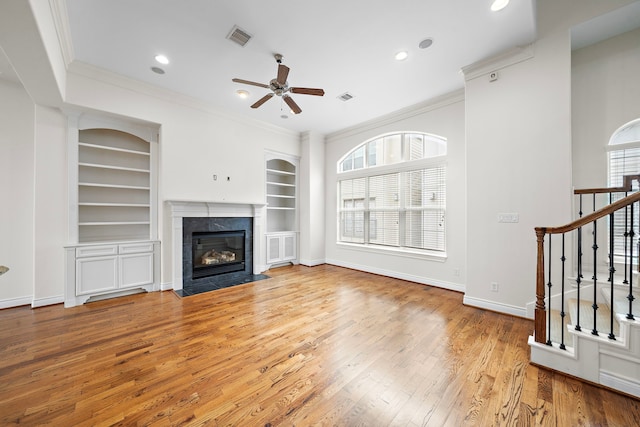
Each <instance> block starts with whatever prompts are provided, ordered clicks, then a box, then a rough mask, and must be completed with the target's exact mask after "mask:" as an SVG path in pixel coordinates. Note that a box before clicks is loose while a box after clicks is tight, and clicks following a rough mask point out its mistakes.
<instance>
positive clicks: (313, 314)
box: [0, 266, 640, 426]
mask: <svg viewBox="0 0 640 427" xmlns="http://www.w3.org/2000/svg"><path fill="white" fill-rule="evenodd" d="M268 274H269V275H270V276H271V277H272V278H271V279H267V280H262V281H259V282H255V283H250V284H245V285H240V286H236V287H233V288H227V289H222V290H218V291H214V292H209V293H205V294H200V295H194V296H190V297H186V298H180V297H178V296H176V295H175V294H174V293H173V292H171V291H168V292H162V293H160V292H155V293H150V294H140V295H134V296H129V297H122V298H118V299H112V300H106V301H100V302H94V303H90V304H85V305H83V306H79V307H74V308H68V309H65V308H63V307H62V306H61V305H57V306H50V307H43V308H38V309H31V308H30V307H19V308H12V309H6V310H0V425H3V426H5V425H16V424H21V425H30V426H31V425H41V424H48V425H54V426H101V425H126V426H130V425H157V426H175V425H211V426H276V425H284V426H293V425H295V426H308V425H324V426H332V425H336V426H387V425H393V426H426V425H429V426H460V425H477V426H498V425H518V426H530V425H550V426H576V425H594V426H595V425H597V426H606V425H609V426H635V425H640V401H638V400H635V399H632V398H630V397H627V396H623V395H620V394H617V393H614V392H611V391H607V390H604V389H600V388H597V387H595V386H592V385H590V384H585V383H582V382H580V381H577V380H575V379H572V378H569V377H566V376H563V375H560V374H556V373H553V372H550V371H547V370H544V369H540V368H537V367H535V366H533V365H530V364H529V362H528V354H529V349H528V346H527V337H528V335H529V334H531V332H532V329H533V322H531V321H529V320H524V319H519V318H514V317H510V316H505V315H500V314H496V313H492V312H488V311H483V310H479V309H475V308H471V307H466V306H463V305H462V295H461V294H459V293H456V292H451V291H446V290H442V289H438V288H433V287H429V286H423V285H420V284H416V283H411V282H405V281H401V280H395V279H390V278H387V277H382V276H376V275H371V274H367V273H362V272H357V271H353V270H348V269H344V268H339V267H333V266H318V267H313V268H307V267H302V266H295V267H283V268H279V269H274V270H271V271H269V272H268Z"/></svg>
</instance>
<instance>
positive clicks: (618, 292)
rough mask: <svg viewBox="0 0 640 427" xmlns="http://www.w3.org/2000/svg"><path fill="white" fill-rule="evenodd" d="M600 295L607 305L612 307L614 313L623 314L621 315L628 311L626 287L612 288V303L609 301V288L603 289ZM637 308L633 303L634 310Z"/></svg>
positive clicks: (627, 290) (627, 291)
mask: <svg viewBox="0 0 640 427" xmlns="http://www.w3.org/2000/svg"><path fill="white" fill-rule="evenodd" d="M602 295H603V296H604V299H605V301H606V302H607V304H608V305H609V307H613V312H614V313H617V314H623V315H626V314H627V313H629V300H628V299H627V296H628V295H629V289H628V288H627V289H624V288H615V289H614V290H613V304H612V303H611V290H610V289H603V290H602ZM636 305H637V304H636ZM637 310H638V309H637V308H635V305H634V311H637Z"/></svg>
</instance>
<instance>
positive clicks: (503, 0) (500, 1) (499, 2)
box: [491, 0, 509, 12]
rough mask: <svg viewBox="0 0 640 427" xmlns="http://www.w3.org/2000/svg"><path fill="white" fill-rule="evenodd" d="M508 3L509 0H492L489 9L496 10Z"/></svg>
mask: <svg viewBox="0 0 640 427" xmlns="http://www.w3.org/2000/svg"><path fill="white" fill-rule="evenodd" d="M508 4H509V0H494V2H493V3H492V4H491V10H492V11H494V12H497V11H499V10H502V9H504V8H505V7H507V5H508Z"/></svg>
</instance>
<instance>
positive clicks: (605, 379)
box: [600, 371, 640, 397]
mask: <svg viewBox="0 0 640 427" xmlns="http://www.w3.org/2000/svg"><path fill="white" fill-rule="evenodd" d="M600 384H602V385H604V386H607V387H611V388H613V389H615V390H620V391H622V392H624V393H627V394H631V395H633V396H636V397H640V383H639V382H638V381H635V380H632V379H630V378H621V377H619V376H617V375H615V374H612V373H610V372H604V371H600Z"/></svg>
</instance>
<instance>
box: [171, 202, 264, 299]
mask: <svg viewBox="0 0 640 427" xmlns="http://www.w3.org/2000/svg"><path fill="white" fill-rule="evenodd" d="M167 203H168V205H169V206H170V208H171V222H172V227H171V241H172V250H171V265H172V267H173V289H174V290H180V289H182V288H183V274H182V273H183V271H182V223H183V221H182V220H183V218H240V217H243V218H246V217H250V218H253V274H259V273H261V272H262V268H261V264H260V260H261V259H262V257H263V254H262V251H263V247H262V246H263V245H261V242H262V241H263V240H264V239H263V236H264V233H263V232H262V227H261V224H262V217H263V210H264V208H265V206H266V204H265V203H234V202H199V201H182V200H169V201H167Z"/></svg>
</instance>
